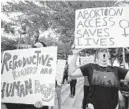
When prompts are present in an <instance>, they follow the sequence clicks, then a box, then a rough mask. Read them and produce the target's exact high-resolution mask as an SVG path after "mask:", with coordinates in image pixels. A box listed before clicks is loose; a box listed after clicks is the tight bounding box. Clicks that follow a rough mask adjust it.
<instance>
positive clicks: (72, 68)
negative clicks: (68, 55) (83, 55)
mask: <svg viewBox="0 0 129 109" xmlns="http://www.w3.org/2000/svg"><path fill="white" fill-rule="evenodd" d="M82 50H83V49H81V50H75V51H73V57H72V59H71V62H70V63H69V69H68V75H69V76H71V77H72V78H77V77H82V76H88V73H89V67H90V66H89V65H84V66H81V67H77V65H76V61H77V58H78V56H79V52H80V51H82Z"/></svg>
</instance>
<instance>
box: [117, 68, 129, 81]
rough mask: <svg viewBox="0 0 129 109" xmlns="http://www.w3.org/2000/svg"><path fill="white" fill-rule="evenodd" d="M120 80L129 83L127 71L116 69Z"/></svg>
mask: <svg viewBox="0 0 129 109" xmlns="http://www.w3.org/2000/svg"><path fill="white" fill-rule="evenodd" d="M117 69H118V75H119V79H120V80H124V81H129V70H128V69H125V68H120V67H117Z"/></svg>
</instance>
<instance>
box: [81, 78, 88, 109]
mask: <svg viewBox="0 0 129 109" xmlns="http://www.w3.org/2000/svg"><path fill="white" fill-rule="evenodd" d="M89 90H90V86H89V81H88V78H87V76H84V86H83V93H84V94H83V100H82V109H86V106H87V104H88V103H87V100H88V94H89Z"/></svg>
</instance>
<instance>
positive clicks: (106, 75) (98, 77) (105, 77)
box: [91, 70, 119, 87]
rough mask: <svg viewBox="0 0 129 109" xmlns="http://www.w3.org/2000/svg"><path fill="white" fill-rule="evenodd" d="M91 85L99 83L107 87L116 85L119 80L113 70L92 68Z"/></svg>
mask: <svg viewBox="0 0 129 109" xmlns="http://www.w3.org/2000/svg"><path fill="white" fill-rule="evenodd" d="M91 83H92V85H100V86H107V87H111V86H114V87H118V86H119V82H118V78H117V76H116V75H115V74H114V73H113V72H105V71H97V70H93V75H92V79H91Z"/></svg>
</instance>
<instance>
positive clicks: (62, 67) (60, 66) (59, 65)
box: [56, 59, 66, 86]
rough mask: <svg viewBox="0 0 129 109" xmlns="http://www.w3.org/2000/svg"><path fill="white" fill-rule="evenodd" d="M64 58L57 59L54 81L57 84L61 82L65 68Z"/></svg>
mask: <svg viewBox="0 0 129 109" xmlns="http://www.w3.org/2000/svg"><path fill="white" fill-rule="evenodd" d="M65 65H66V60H61V59H59V60H58V61H57V67H56V81H57V84H58V85H59V86H61V84H62V80H63V76H64V70H65Z"/></svg>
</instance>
